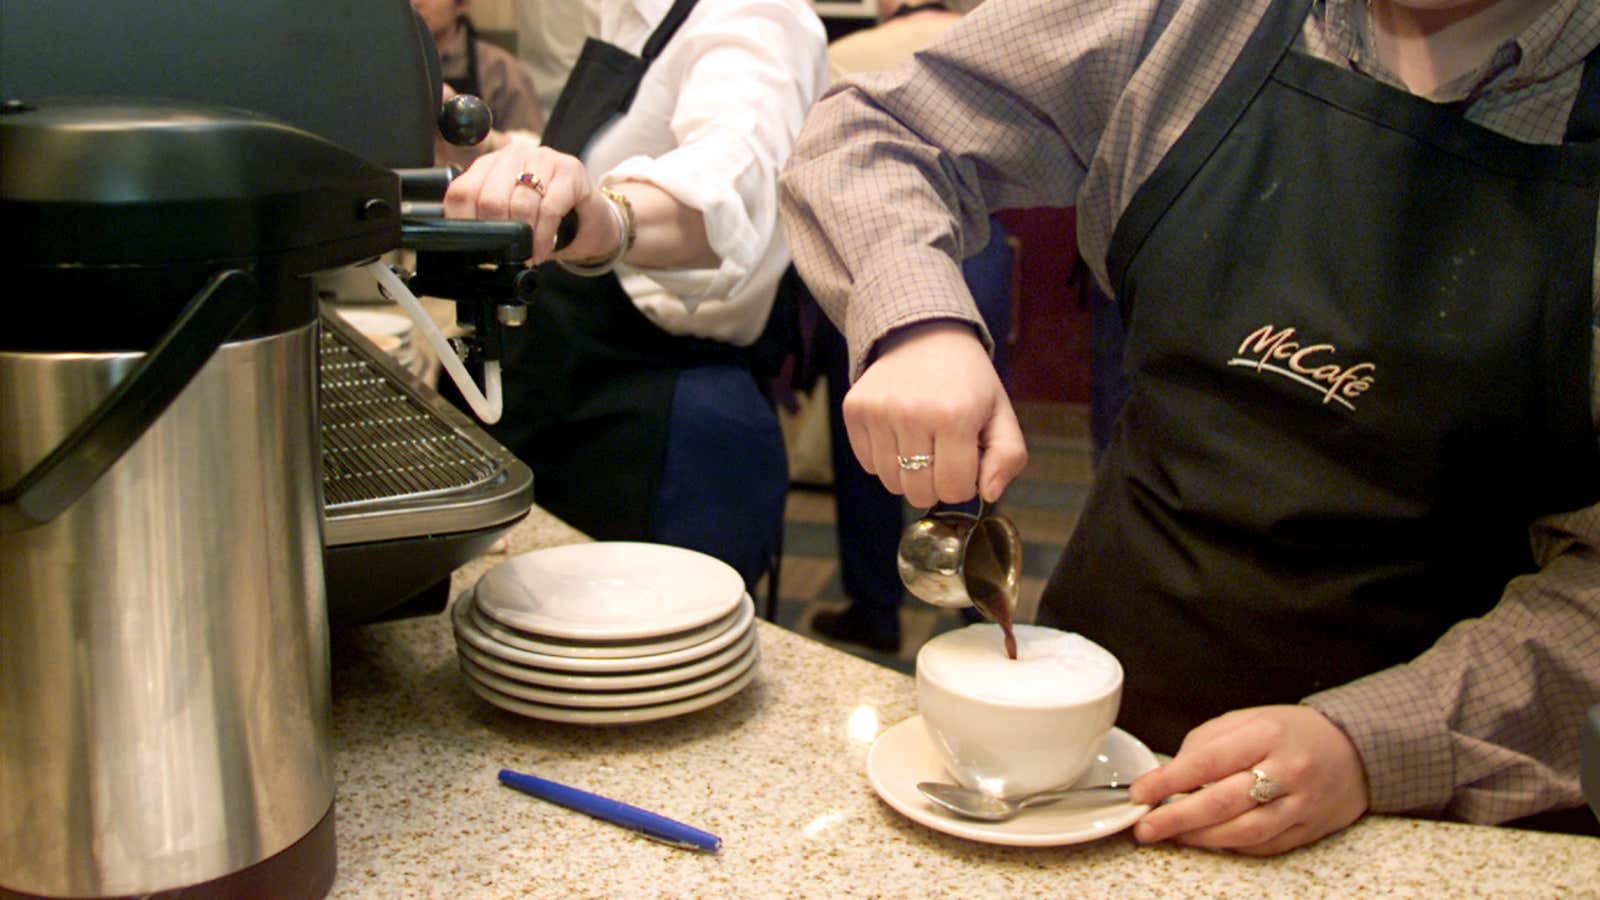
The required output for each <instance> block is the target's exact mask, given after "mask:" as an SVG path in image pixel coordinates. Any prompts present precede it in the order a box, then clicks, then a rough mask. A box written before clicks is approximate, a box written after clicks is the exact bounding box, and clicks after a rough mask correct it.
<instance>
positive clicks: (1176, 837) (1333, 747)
mask: <svg viewBox="0 0 1600 900" xmlns="http://www.w3.org/2000/svg"><path fill="white" fill-rule="evenodd" d="M1129 797H1130V799H1132V800H1133V802H1135V803H1150V804H1153V803H1158V802H1160V801H1161V800H1163V799H1168V798H1170V799H1168V802H1166V803H1165V804H1163V805H1161V806H1158V807H1156V808H1155V809H1152V810H1151V811H1150V812H1149V813H1147V814H1145V816H1144V817H1143V818H1142V819H1140V820H1139V822H1138V823H1137V824H1136V825H1135V826H1134V837H1135V839H1137V840H1139V841H1141V842H1151V841H1161V840H1171V841H1174V842H1177V843H1181V844H1188V845H1191V846H1197V847H1211V848H1216V849H1229V850H1235V851H1237V852H1240V853H1246V854H1251V855H1270V854H1274V853H1281V852H1283V851H1285V850H1289V849H1292V848H1294V847H1299V846H1302V845H1304V844H1307V843H1310V842H1311V841H1315V840H1318V839H1320V838H1322V837H1323V836H1325V835H1328V834H1331V833H1333V832H1335V831H1338V830H1339V829H1341V828H1344V827H1345V826H1346V825H1349V824H1350V823H1351V822H1354V821H1355V820H1356V819H1358V818H1360V816H1361V815H1362V814H1363V813H1364V812H1366V809H1367V784H1366V772H1365V769H1364V767H1363V765H1362V763H1361V758H1360V755H1359V754H1358V753H1357V752H1356V750H1355V747H1354V745H1353V744H1352V743H1351V742H1350V739H1349V738H1348V737H1347V736H1346V735H1345V734H1344V732H1343V731H1342V730H1341V729H1340V728H1339V727H1338V726H1337V725H1335V724H1334V723H1333V722H1332V721H1330V720H1329V719H1327V718H1326V717H1325V716H1323V715H1322V714H1321V713H1319V712H1318V711H1316V710H1315V709H1313V708H1311V707H1308V706H1264V707H1255V708H1252V709H1247V710H1239V711H1235V712H1232V713H1228V714H1227V715H1224V716H1219V717H1218V718H1216V719H1212V720H1211V721H1209V722H1206V723H1205V724H1203V725H1201V726H1200V727H1198V728H1196V729H1194V730H1193V731H1191V732H1190V733H1189V734H1188V736H1187V737H1185V738H1184V741H1183V746H1182V747H1181V748H1179V750H1178V755H1177V756H1176V757H1174V758H1173V760H1172V761H1171V762H1169V763H1167V764H1166V765H1165V766H1161V767H1160V768H1158V769H1155V770H1152V771H1150V772H1147V773H1146V774H1145V775H1143V776H1141V777H1140V778H1138V779H1137V780H1135V782H1134V783H1133V785H1132V786H1131V788H1130V791H1129Z"/></svg>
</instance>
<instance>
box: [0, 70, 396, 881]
mask: <svg viewBox="0 0 1600 900" xmlns="http://www.w3.org/2000/svg"><path fill="white" fill-rule="evenodd" d="M398 184H399V182H398V178H397V177H396V175H395V174H394V173H393V172H392V171H391V170H388V169H385V168H382V167H379V166H375V165H373V164H371V163H369V162H367V161H365V160H363V159H362V158H360V157H357V156H355V155H353V154H351V153H350V152H348V151H346V150H343V149H341V148H340V147H337V146H335V145H334V144H332V143H330V142H328V141H326V140H323V139H322V138H319V137H316V136H314V135H312V134H310V133H308V132H305V131H301V130H299V129H296V128H293V127H291V126H287V125H284V124H282V123H279V122H276V121H274V120H271V119H267V118H265V117H262V116H258V115H254V114H250V113H245V112H240V111H237V110H230V109H226V108H219V107H205V106H200V105H194V104H184V103H161V102H156V101H148V102H140V103H133V102H103V101H102V102H96V101H58V102H43V103H40V104H39V105H38V106H37V107H34V106H30V105H28V104H24V103H10V104H8V105H7V106H6V107H5V108H4V110H3V111H0V187H3V204H0V208H3V212H4V218H5V220H6V222H7V224H8V226H9V233H10V238H9V239H8V241H7V242H6V245H5V249H4V251H3V254H4V262H5V266H4V268H5V271H6V273H7V276H8V288H7V299H8V302H7V304H6V307H7V309H6V312H7V314H8V315H9V316H11V321H10V322H9V323H8V327H7V328H6V329H5V331H4V332H3V334H0V490H3V492H4V493H3V495H0V500H3V503H0V593H3V595H4V596H3V600H0V887H3V888H4V889H6V890H9V891H17V892H21V893H24V894H43V895H51V896H74V897H80V896H109V895H127V894H148V893H152V892H161V891H169V890H174V889H178V888H192V887H195V886H204V887H205V888H207V889H208V890H210V891H213V892H215V893H223V894H234V895H241V896H246V895H248V896H264V895H281V896H315V895H320V894H322V893H324V892H326V890H327V888H328V886H329V885H330V884H331V882H332V878H333V873H334V831H333V772H332V762H331V753H330V745H329V725H330V722H329V659H328V652H329V651H328V633H327V632H328V624H327V622H328V613H327V605H326V598H325V594H324V582H323V564H322V559H323V546H322V519H321V516H322V505H321V467H320V462H319V453H320V441H319V440H318V431H317V429H318V416H317V356H318V336H319V335H318V333H319V330H318V327H317V321H318V310H317V305H316V300H315V298H314V296H313V293H312V288H311V282H310V279H309V278H307V277H306V276H307V275H308V274H309V273H312V272H315V271H318V270H322V269H327V268H330V267H334V266H339V265H344V264H347V263H350V262H354V261H357V260H361V259H365V258H370V257H373V256H376V255H379V254H382V253H384V252H385V251H388V250H390V249H392V248H394V247H396V246H398V244H399V241H400V218H399V186H398Z"/></svg>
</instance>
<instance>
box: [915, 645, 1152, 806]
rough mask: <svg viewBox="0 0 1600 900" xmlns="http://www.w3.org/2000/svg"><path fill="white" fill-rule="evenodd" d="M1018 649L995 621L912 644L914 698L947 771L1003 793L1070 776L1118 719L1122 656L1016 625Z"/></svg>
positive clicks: (1053, 784) (1065, 781)
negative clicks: (1013, 653) (1009, 647)
mask: <svg viewBox="0 0 1600 900" xmlns="http://www.w3.org/2000/svg"><path fill="white" fill-rule="evenodd" d="M1016 637H1017V658H1016V659H1011V658H1010V657H1008V656H1007V655H1006V651H1005V641H1004V638H1003V637H1002V634H1001V631H1000V627H999V626H998V625H989V624H983V625H969V626H967V627H966V628H961V629H958V630H956V631H950V632H946V633H944V634H941V635H939V636H938V637H935V638H933V639H932V640H930V641H928V642H927V643H926V644H924V645H923V646H922V649H921V650H919V651H918V652H917V707H918V711H919V712H921V714H922V722H923V725H924V727H926V729H927V731H928V737H929V738H931V739H932V741H933V743H934V746H935V747H937V748H938V751H939V755H940V756H941V757H942V758H943V760H944V765H945V768H946V769H948V770H949V772H950V775H951V776H952V777H953V778H955V780H956V781H957V782H959V783H961V784H962V785H964V786H966V787H969V788H973V789H975V790H980V791H983V792H985V793H988V794H993V795H996V796H1001V797H1016V796H1021V795H1024V794H1031V793H1035V792H1037V791H1047V790H1052V789H1054V788H1060V787H1066V786H1067V785H1070V784H1072V783H1073V782H1074V781H1076V780H1077V779H1078V778H1079V776H1081V775H1082V774H1083V773H1084V771H1085V770H1086V769H1088V767H1089V764H1090V763H1091V762H1093V761H1094V757H1095V754H1096V753H1097V752H1098V751H1099V749H1100V746H1101V744H1103V743H1104V742H1105V739H1106V737H1107V736H1108V735H1109V734H1110V733H1111V727H1112V726H1113V725H1114V724H1116V720H1117V711H1118V708H1119V707H1120V705H1121V703H1122V665H1121V664H1120V663H1119V662H1117V658H1116V657H1115V656H1113V655H1111V653H1110V651H1108V650H1106V649H1105V648H1103V647H1101V646H1100V645H1099V644H1096V643H1094V642H1093V641H1090V640H1088V639H1087V638H1084V637H1082V636H1081V635H1077V634H1073V633H1072V632H1067V631H1059V630H1057V629H1054V628H1045V627H1043V626H1038V625H1017V626H1016Z"/></svg>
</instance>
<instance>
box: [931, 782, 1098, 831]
mask: <svg viewBox="0 0 1600 900" xmlns="http://www.w3.org/2000/svg"><path fill="white" fill-rule="evenodd" d="M917 790H919V791H921V792H922V795H923V796H924V797H927V798H928V799H929V800H932V801H933V802H934V803H937V804H939V805H940V806H942V807H944V808H945V809H948V810H950V811H951V812H953V813H955V814H956V815H958V816H963V817H965V818H968V819H978V820H980V821H983V822H1004V821H1005V820H1007V819H1010V818H1013V817H1015V816H1016V815H1017V813H1020V812H1022V811H1023V810H1024V809H1026V808H1028V807H1030V806H1038V805H1040V804H1044V803H1055V802H1056V801H1058V800H1064V799H1066V798H1068V797H1083V798H1085V799H1090V800H1092V801H1093V802H1094V803H1096V804H1101V803H1115V802H1118V801H1126V800H1127V799H1128V786H1127V785H1126V784H1125V783H1122V782H1111V783H1109V784H1092V785H1083V786H1082V787H1070V788H1064V789H1062V790H1056V791H1040V792H1039V793H1037V794H1028V795H1026V796H1022V797H1012V798H1009V799H1008V798H1006V797H996V796H994V795H992V794H985V793H984V792H982V791H975V790H973V789H972V788H967V787H962V786H961V785H959V784H947V783H945V782H943V781H919V782H917Z"/></svg>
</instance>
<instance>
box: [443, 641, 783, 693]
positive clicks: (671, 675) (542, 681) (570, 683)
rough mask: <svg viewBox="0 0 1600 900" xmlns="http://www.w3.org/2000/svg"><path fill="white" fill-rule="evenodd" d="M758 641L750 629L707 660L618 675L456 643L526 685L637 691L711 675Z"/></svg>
mask: <svg viewBox="0 0 1600 900" xmlns="http://www.w3.org/2000/svg"><path fill="white" fill-rule="evenodd" d="M755 643H756V631H755V629H754V628H747V629H745V632H744V636H743V637H741V638H739V639H738V640H736V641H734V642H733V643H732V644H731V645H729V646H728V647H727V649H725V650H720V651H718V652H716V653H713V654H711V655H710V656H707V657H705V658H704V659H699V660H695V661H694V662H691V663H689V664H687V665H682V666H670V667H668V668H665V669H652V670H650V671H646V672H625V673H621V674H617V675H571V674H568V673H566V672H552V671H550V670H549V669H540V668H535V667H533V666H519V665H517V664H516V663H511V662H506V661H505V660H503V659H499V658H498V657H495V656H491V655H489V654H487V653H484V652H483V651H482V650H479V649H477V648H476V647H474V646H472V645H471V644H469V643H467V642H465V641H457V642H456V652H458V653H460V654H461V655H462V656H464V657H466V658H467V659H469V660H471V661H472V662H474V663H476V664H477V666H478V667H479V668H481V669H487V670H488V671H490V672H493V673H495V674H496V675H499V676H502V677H504V678H509V679H511V680H512V681H520V682H522V683H523V684H531V685H537V686H539V687H544V688H554V689H556V690H562V691H585V692H595V691H636V690H639V689H641V688H653V687H664V686H666V685H669V684H679V683H681V682H685V681H692V680H694V679H696V678H699V677H700V676H702V675H708V674H710V673H712V672H715V671H717V670H718V669H720V668H722V667H723V666H726V665H729V664H730V663H732V662H733V661H734V660H736V659H738V658H739V657H741V656H743V655H744V654H746V653H748V652H750V651H751V650H752V649H753V648H754V647H755Z"/></svg>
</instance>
